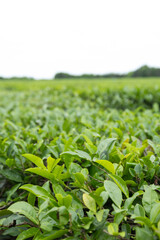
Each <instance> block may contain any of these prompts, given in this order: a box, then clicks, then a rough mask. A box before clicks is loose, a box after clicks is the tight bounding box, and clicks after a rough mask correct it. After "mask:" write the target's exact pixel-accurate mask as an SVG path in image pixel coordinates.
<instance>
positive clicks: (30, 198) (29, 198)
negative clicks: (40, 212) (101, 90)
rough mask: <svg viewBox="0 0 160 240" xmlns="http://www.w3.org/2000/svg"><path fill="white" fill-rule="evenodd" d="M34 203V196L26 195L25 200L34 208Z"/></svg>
mask: <svg viewBox="0 0 160 240" xmlns="http://www.w3.org/2000/svg"><path fill="white" fill-rule="evenodd" d="M35 201H36V196H35V195H34V194H33V193H29V194H28V198H27V202H28V203H29V204H30V205H32V206H34V205H35Z"/></svg>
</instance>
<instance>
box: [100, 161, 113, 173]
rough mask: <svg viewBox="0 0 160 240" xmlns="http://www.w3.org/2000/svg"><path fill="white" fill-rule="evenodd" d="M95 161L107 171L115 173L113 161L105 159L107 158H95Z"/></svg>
mask: <svg viewBox="0 0 160 240" xmlns="http://www.w3.org/2000/svg"><path fill="white" fill-rule="evenodd" d="M96 162H97V163H99V164H100V165H101V166H103V167H104V168H105V169H107V171H109V172H111V173H113V174H115V168H114V165H113V163H111V162H109V161H107V160H96Z"/></svg>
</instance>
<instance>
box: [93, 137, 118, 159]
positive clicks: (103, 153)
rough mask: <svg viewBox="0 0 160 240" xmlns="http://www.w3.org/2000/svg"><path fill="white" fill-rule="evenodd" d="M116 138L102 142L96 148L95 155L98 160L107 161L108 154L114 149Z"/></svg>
mask: <svg viewBox="0 0 160 240" xmlns="http://www.w3.org/2000/svg"><path fill="white" fill-rule="evenodd" d="M116 140H117V138H108V139H105V140H102V141H101V142H100V144H99V145H98V148H97V153H98V154H99V158H100V159H109V153H110V151H111V150H112V148H113V147H114V144H115V142H116Z"/></svg>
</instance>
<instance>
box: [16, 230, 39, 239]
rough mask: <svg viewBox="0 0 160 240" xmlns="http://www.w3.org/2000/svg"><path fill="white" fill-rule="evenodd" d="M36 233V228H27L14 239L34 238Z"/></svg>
mask: <svg viewBox="0 0 160 240" xmlns="http://www.w3.org/2000/svg"><path fill="white" fill-rule="evenodd" d="M38 231H39V229H38V228H35V227H32V228H29V229H27V230H26V231H23V232H21V233H20V234H19V235H18V237H17V238H16V240H25V239H28V238H31V237H33V236H35V235H36V233H37V232H38Z"/></svg>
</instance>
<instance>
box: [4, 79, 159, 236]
mask: <svg viewBox="0 0 160 240" xmlns="http://www.w3.org/2000/svg"><path fill="white" fill-rule="evenodd" d="M30 84H31V83H30ZM6 91H7V94H8V95H6ZM124 93H125V96H122V95H123V94H124ZM135 93H137V94H136V95H134V94H135ZM132 94H133V95H132ZM147 94H148V96H147ZM149 94H150V95H149ZM153 95H154V98H153ZM146 99H147V100H146ZM1 100H2V101H1V102H0V118H1V122H0V186H1V192H0V235H1V239H17V240H23V239H34V240H40V239H45V240H50V239H67V240H70V239H74V240H76V239H77V240H78V239H87V240H88V239H95V240H98V239H99V240H103V239H137V240H140V239H144V238H146V239H155V240H156V239H159V238H160V200H159V199H160V194H159V192H160V187H159V183H160V135H159V134H160V124H159V119H160V114H159V91H158V90H154V89H147V88H144V89H140V88H137V87H135V88H133V89H132V90H130V91H128V92H127V91H126V90H125V89H119V90H118V89H116V90H113V89H112V90H111V89H109V88H107V89H106V91H105V89H103V91H101V88H100V87H99V88H97V89H95V88H92V87H91V86H90V88H89V89H77V88H75V86H72V85H71V87H70V88H68V87H66V88H64V87H60V85H59V88H58V87H56V88H55V89H53V88H48V89H45V90H43V91H42V90H32V91H30V92H26V91H25V90H24V91H21V92H19V91H17V90H16V89H12V90H11V91H9V90H5V91H2V92H1ZM109 106H110V107H112V108H108V107H109ZM138 106H139V108H137V107H138Z"/></svg>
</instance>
